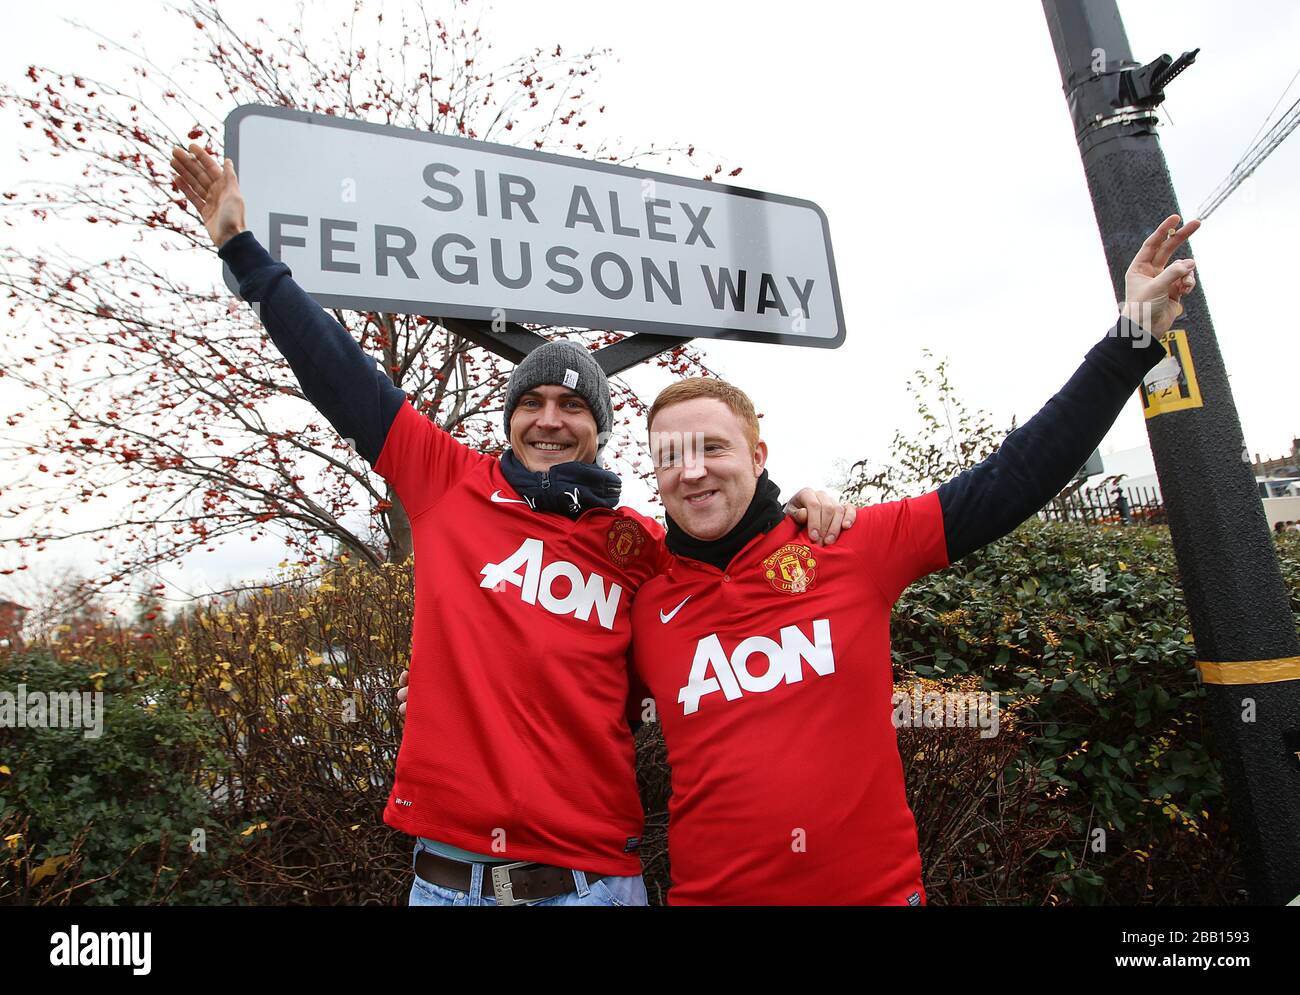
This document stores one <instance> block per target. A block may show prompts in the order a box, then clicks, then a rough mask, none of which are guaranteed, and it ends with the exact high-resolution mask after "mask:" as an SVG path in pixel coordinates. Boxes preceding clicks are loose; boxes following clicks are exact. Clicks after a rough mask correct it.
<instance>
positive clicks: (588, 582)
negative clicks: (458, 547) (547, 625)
mask: <svg viewBox="0 0 1300 995" xmlns="http://www.w3.org/2000/svg"><path fill="white" fill-rule="evenodd" d="M543 551H544V550H543V543H542V540H540V539H525V540H524V542H523V545H521V546H520V547H519V548H518V549H516V550H515V551H514V552H513V553H511V554H510V555H509V556H508V557H506V559H504V560H502V561H501V562H500V563H487V564H484V566H483V569H482V570H480V571H479V573H481V574H482V575H483V580H482V582H481V583H480V584H479V587H490V588H493V589H494V590H498V591H502V590H505V585H506V584H513V585H514V586H515V587H517V588H519V597H520V598H522V599H523V600H524V601H525V602H526V603H527V604H530V605H536V604H540V605H541V606H542V607H543V608H545V609H546V610H547V611H548V612H551V613H552V614H554V615H573V616H574V617H576V618H577V619H578V620H579V621H582V622H586V621H587V620H588V619H590V618H591V612H592V609H595V611H596V618H597V619H598V620H599V622H600V624H601V625H602V626H604V627H605V628H606V629H612V628H614V619H615V616H616V615H617V614H618V601H619V596H620V595H621V594H622V593H623V589H622V588H621V587H619V586H618V585H617V584H610V583H608V582H607V581H606V580H605V578H604V577H602V576H601V575H600V574H597V573H593V574H592V575H591V576H590V577H584V576H583V574H582V571H581V570H579V569H578V568H577V567H575V566H574V565H573V564H572V563H568V562H566V561H565V560H556V561H554V562H553V563H548V564H546V566H545V567H543V566H542V554H543ZM520 571H522V573H521V572H520ZM557 582H560V583H557ZM557 590H558V591H563V592H564V593H563V594H560V593H557Z"/></svg>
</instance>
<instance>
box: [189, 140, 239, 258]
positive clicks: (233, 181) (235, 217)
mask: <svg viewBox="0 0 1300 995" xmlns="http://www.w3.org/2000/svg"><path fill="white" fill-rule="evenodd" d="M171 166H172V174H173V177H174V179H175V180H176V185H177V186H178V187H180V191H181V193H182V194H184V195H185V199H186V200H188V201H189V202H190V206H191V207H193V208H194V209H195V210H196V211H198V212H199V217H200V218H202V219H203V225H204V227H205V228H207V230H208V234H209V235H211V236H212V241H213V243H214V244H215V245H216V246H217V248H220V247H221V246H223V245H225V244H226V242H227V241H229V240H230V239H232V238H234V237H235V236H236V235H238V234H239V233H240V232H241V231H244V230H245V229H246V228H247V225H245V224H244V196H243V194H241V193H240V192H239V180H238V179H237V178H236V176H235V166H234V163H232V162H231V161H230V160H229V159H227V160H225V162H224V163H223V164H222V165H220V166H218V165H217V161H216V160H215V159H214V158H212V156H210V155H208V153H207V152H206V151H205V150H204V149H203V147H202V146H200V145H191V146H190V147H189V151H186V150H185V149H182V148H179V147H175V148H173V149H172V162H171Z"/></svg>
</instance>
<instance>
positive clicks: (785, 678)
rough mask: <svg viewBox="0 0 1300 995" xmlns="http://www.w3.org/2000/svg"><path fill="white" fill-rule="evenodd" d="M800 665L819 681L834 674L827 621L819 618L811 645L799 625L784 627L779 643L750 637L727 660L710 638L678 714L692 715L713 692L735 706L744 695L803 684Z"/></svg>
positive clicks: (698, 650)
mask: <svg viewBox="0 0 1300 995" xmlns="http://www.w3.org/2000/svg"><path fill="white" fill-rule="evenodd" d="M804 663H807V664H808V665H809V666H810V667H812V669H813V672H814V673H816V674H819V675H821V676H822V677H825V676H826V675H827V674H833V673H835V653H834V651H833V650H832V649H831V622H830V619H827V618H819V619H817V620H816V621H815V622H813V624H812V639H809V638H808V637H807V636H806V635H805V634H804V632H803V630H802V629H800V628H799V626H797V625H787V626H786V627H785V628H784V629H782V630H781V632H780V636H779V638H778V639H769V638H768V637H767V636H750V637H749V638H748V639H745V640H742V641H741V642H740V644H739V645H737V646H736V648H735V649H733V650H732V651H731V656H730V657H728V656H727V653H726V651H725V650H724V649H723V648H722V640H720V639H719V638H718V636H717V633H714V634H713V635H711V636H706V637H705V638H703V639H701V640H700V641H699V643H698V644H697V645H696V647H695V659H694V660H693V661H692V662H691V676H690V679H689V680H687V682H686V686H685V687H683V688H682V689H681V691H680V692H679V693H678V695H677V700H678V702H680V703H681V705H682V714H683V715H691V714H692V713H694V712H696V711H698V710H699V707H700V699H701V698H703V697H704V696H705V695H709V694H712V693H713V692H715V691H721V692H722V693H723V695H724V696H725V697H726V699H727V700H728V701H735V700H736V699H737V698H739V697H740V696H741V695H742V694H743V693H744V692H745V691H751V692H759V691H771V690H772V688H774V687H776V686H777V685H778V684H781V683H783V682H784V683H786V684H794V683H795V682H797V681H801V680H803V665H804ZM764 664H766V667H764ZM710 671H712V676H710Z"/></svg>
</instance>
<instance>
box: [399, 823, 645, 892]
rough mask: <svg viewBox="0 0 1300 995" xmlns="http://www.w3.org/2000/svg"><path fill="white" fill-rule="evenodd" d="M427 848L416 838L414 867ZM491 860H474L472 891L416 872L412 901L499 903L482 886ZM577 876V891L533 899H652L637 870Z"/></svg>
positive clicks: (580, 874)
mask: <svg viewBox="0 0 1300 995" xmlns="http://www.w3.org/2000/svg"><path fill="white" fill-rule="evenodd" d="M424 849H426V847H425V845H424V844H423V843H422V842H420V840H419V839H416V841H415V853H414V854H413V855H412V857H411V865H412V870H414V865H415V857H416V856H418V855H419V853H420V851H422V850H424ZM490 866H491V865H490V864H474V865H473V868H474V870H473V872H472V875H473V876H472V879H471V881H470V889H469V891H468V892H464V891H456V890H454V889H452V888H444V887H443V886H442V885H438V884H433V883H432V882H429V881H425V880H424V879H423V878H422V877H420V876H419V875H418V874H416V875H415V881H414V883H413V884H412V885H411V897H410V900H409V901H408V904H409V905H496V904H497V900H496V899H495V898H493V897H491V896H488V897H483V895H482V892H481V889H482V886H483V875H484V873H487V874H491V871H486V872H485V870H484V869H485V868H486V867H490ZM573 873H574V878H575V880H576V882H577V885H578V890H577V891H571V892H569V893H568V894H567V895H556V896H555V897H554V898H544V899H542V901H540V902H533V903H532V904H534V905H615V906H623V905H646V904H648V903H649V899H648V897H647V896H646V890H645V882H644V881H643V880H642V878H641V875H640V874H633V875H630V876H628V877H603V878H601V879H600V880H599V881H597V882H596V883H595V884H591V885H588V884H587V876H586V875H585V874H584V873H583V872H582V871H574V872H573Z"/></svg>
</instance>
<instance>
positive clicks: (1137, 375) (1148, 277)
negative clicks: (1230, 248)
mask: <svg viewBox="0 0 1300 995" xmlns="http://www.w3.org/2000/svg"><path fill="white" fill-rule="evenodd" d="M1178 221H1179V218H1178V215H1176V214H1175V215H1172V216H1170V217H1169V218H1167V219H1166V220H1165V221H1164V223H1163V224H1161V226H1160V227H1159V228H1158V229H1157V230H1156V231H1155V232H1154V233H1152V235H1151V236H1150V237H1149V238H1147V240H1146V242H1144V243H1143V245H1142V248H1141V250H1140V251H1139V252H1138V254H1137V256H1136V257H1135V258H1134V260H1133V263H1132V264H1131V265H1130V266H1129V269H1128V272H1127V273H1126V274H1125V303H1124V305H1123V308H1122V315H1121V317H1120V319H1119V321H1118V322H1117V324H1116V326H1115V327H1114V328H1113V329H1111V330H1110V331H1109V332H1108V333H1107V335H1106V338H1104V339H1102V340H1101V341H1100V342H1098V343H1097V344H1096V345H1095V346H1093V347H1092V349H1091V350H1089V352H1088V354H1087V355H1086V356H1085V357H1084V360H1083V365H1082V366H1080V367H1079V368H1078V369H1077V370H1076V371H1075V373H1074V376H1072V377H1071V378H1070V379H1069V381H1068V382H1067V383H1066V385H1065V386H1064V387H1062V388H1061V390H1060V391H1058V392H1057V394H1056V395H1055V396H1054V397H1052V398H1051V399H1050V400H1049V401H1048V402H1047V403H1046V404H1045V405H1043V408H1042V410H1040V411H1039V412H1038V413H1037V414H1036V415H1034V417H1033V418H1031V419H1029V421H1027V422H1025V424H1024V425H1022V426H1021V427H1020V428H1018V429H1016V430H1015V431H1014V432H1012V433H1011V434H1010V435H1008V436H1007V438H1006V440H1005V441H1004V442H1003V443H1002V446H1001V448H999V449H998V451H997V452H995V453H994V454H993V455H991V456H989V457H988V459H986V460H984V462H982V463H980V464H979V465H978V466H974V467H972V468H971V469H969V470H966V471H965V472H963V473H960V474H958V475H957V476H956V477H954V478H953V479H952V480H949V481H948V482H947V483H945V484H943V485H941V486H940V487H939V504H940V506H941V508H942V509H943V529H944V537H945V539H946V542H947V546H948V561H949V562H950V563H952V562H955V561H956V560H957V559H958V558H959V557H962V556H965V555H966V554H967V553H969V552H971V551H973V550H976V549H978V548H979V547H981V546H983V545H985V544H987V543H990V542H992V541H993V540H994V539H998V538H1001V537H1002V536H1004V535H1006V534H1007V533H1008V532H1010V531H1012V530H1013V529H1014V528H1015V527H1016V526H1017V525H1019V524H1020V523H1021V522H1023V521H1024V520H1025V519H1026V518H1028V517H1029V516H1030V515H1033V514H1034V513H1035V512H1036V511H1038V510H1039V509H1040V508H1042V507H1043V505H1045V504H1046V503H1047V502H1048V501H1050V500H1051V499H1052V498H1053V497H1055V496H1056V495H1057V494H1058V493H1060V491H1061V488H1062V487H1064V486H1065V485H1066V484H1067V483H1068V482H1069V481H1070V478H1071V477H1073V476H1074V474H1075V473H1076V472H1077V471H1078V469H1079V467H1081V466H1082V465H1083V464H1084V462H1085V461H1086V460H1087V458H1088V456H1089V455H1090V454H1091V453H1092V451H1093V449H1095V448H1096V447H1097V445H1098V444H1099V443H1100V442H1101V440H1102V439H1103V438H1105V436H1106V433H1107V432H1108V431H1109V430H1110V427H1111V425H1112V424H1114V422H1115V419H1116V418H1117V417H1118V416H1119V413H1120V411H1121V410H1122V409H1123V407H1124V404H1125V403H1126V402H1127V401H1128V399H1129V397H1131V396H1132V394H1133V391H1134V390H1136V389H1137V387H1138V384H1140V383H1141V382H1142V378H1143V377H1144V376H1145V375H1146V373H1147V372H1148V371H1149V370H1150V369H1151V368H1152V367H1154V366H1155V365H1156V364H1157V363H1158V362H1160V360H1162V359H1164V358H1165V356H1166V355H1168V353H1167V352H1166V351H1165V347H1164V346H1163V345H1162V344H1161V342H1160V339H1159V336H1160V335H1163V334H1164V333H1165V332H1167V331H1168V330H1169V328H1170V326H1171V325H1172V324H1173V322H1174V319H1175V318H1176V317H1177V316H1178V315H1179V314H1181V313H1182V305H1181V304H1180V303H1179V298H1181V297H1182V295H1183V294H1186V293H1188V292H1189V291H1190V290H1191V289H1192V288H1193V287H1194V286H1195V285H1196V278H1195V276H1193V269H1194V268H1195V263H1193V262H1192V261H1191V260H1179V261H1178V262H1175V263H1173V264H1170V263H1169V260H1170V258H1171V257H1172V256H1173V254H1174V252H1176V251H1177V250H1178V248H1179V246H1181V245H1182V244H1183V242H1184V241H1186V240H1187V237H1188V236H1189V235H1191V234H1192V232H1194V231H1195V230H1196V229H1197V228H1198V227H1200V222H1199V221H1189V222H1188V223H1187V224H1186V225H1184V226H1183V227H1182V229H1181V230H1179V229H1177V225H1178Z"/></svg>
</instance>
